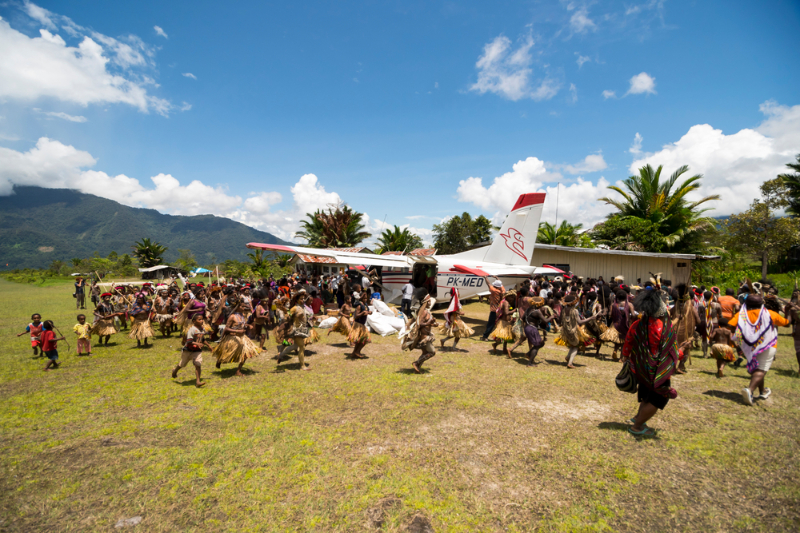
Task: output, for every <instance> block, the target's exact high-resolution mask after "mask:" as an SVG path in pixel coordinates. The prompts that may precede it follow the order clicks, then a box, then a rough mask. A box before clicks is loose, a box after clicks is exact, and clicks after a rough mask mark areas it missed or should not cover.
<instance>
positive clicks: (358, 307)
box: [347, 292, 370, 359]
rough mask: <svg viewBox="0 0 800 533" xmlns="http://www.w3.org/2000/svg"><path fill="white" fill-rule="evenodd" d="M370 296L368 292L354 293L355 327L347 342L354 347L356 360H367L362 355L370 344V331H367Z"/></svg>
mask: <svg viewBox="0 0 800 533" xmlns="http://www.w3.org/2000/svg"><path fill="white" fill-rule="evenodd" d="M368 302H369V295H368V294H367V293H366V292H362V293H353V327H352V328H351V329H350V334H349V335H348V336H347V340H348V341H349V342H350V344H352V345H353V347H354V348H353V357H355V358H356V359H366V358H367V356H366V355H364V354H362V353H361V350H363V349H364V346H366V345H367V343H368V342H370V335H369V331H367V316H369V314H370V311H369V306H368Z"/></svg>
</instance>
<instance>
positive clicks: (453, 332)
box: [439, 287, 475, 351]
mask: <svg viewBox="0 0 800 533" xmlns="http://www.w3.org/2000/svg"><path fill="white" fill-rule="evenodd" d="M462 316H464V311H462V305H461V298H460V297H459V294H458V289H456V288H455V287H452V288H451V289H450V306H449V307H448V308H447V311H445V312H444V324H442V326H441V327H440V328H439V332H440V333H442V334H444V335H445V338H444V339H441V340H440V341H439V344H440V346H441V347H442V349H443V350H444V343H445V341H448V340H450V339H455V340H453V347H452V348H451V350H453V351H455V350H456V346H458V341H460V340H461V338H462V337H469V336H471V335H472V334H473V333H475V331H474V330H473V329H472V328H471V327H469V326H467V325H466V324H465V323H464V321H463V320H461V317H462Z"/></svg>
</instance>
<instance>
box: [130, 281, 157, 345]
mask: <svg viewBox="0 0 800 533" xmlns="http://www.w3.org/2000/svg"><path fill="white" fill-rule="evenodd" d="M135 298H136V300H135V301H134V304H133V307H132V308H131V316H132V317H133V324H131V331H130V333H128V338H130V339H136V346H137V347H141V346H142V341H144V346H145V348H146V347H147V339H149V338H151V337H152V336H153V328H152V326H151V325H150V311H151V309H152V305H151V304H150V302H148V301H147V295H146V294H145V293H143V292H139V293H137V294H136V295H135Z"/></svg>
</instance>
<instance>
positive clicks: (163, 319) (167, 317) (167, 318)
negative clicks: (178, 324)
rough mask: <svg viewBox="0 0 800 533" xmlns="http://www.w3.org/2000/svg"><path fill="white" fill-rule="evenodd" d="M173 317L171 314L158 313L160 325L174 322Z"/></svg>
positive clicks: (157, 319)
mask: <svg viewBox="0 0 800 533" xmlns="http://www.w3.org/2000/svg"><path fill="white" fill-rule="evenodd" d="M172 318H173V317H172V315H171V314H163V315H159V314H156V322H158V324H159V325H160V326H169V325H170V324H172Z"/></svg>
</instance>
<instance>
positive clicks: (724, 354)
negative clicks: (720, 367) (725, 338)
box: [711, 344, 736, 361]
mask: <svg viewBox="0 0 800 533" xmlns="http://www.w3.org/2000/svg"><path fill="white" fill-rule="evenodd" d="M711 355H713V356H714V357H715V358H717V359H719V360H722V361H735V360H736V352H735V351H734V350H733V348H731V347H730V346H728V345H727V344H712V345H711Z"/></svg>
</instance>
